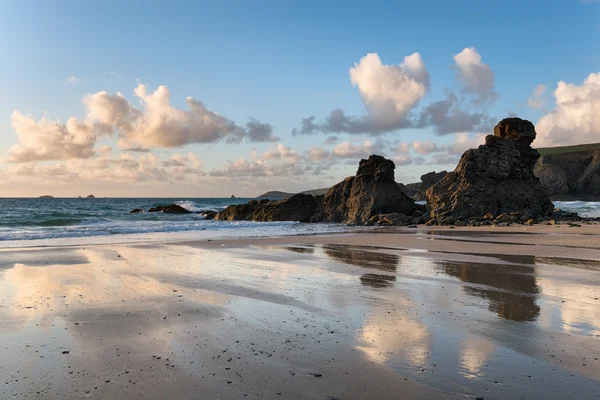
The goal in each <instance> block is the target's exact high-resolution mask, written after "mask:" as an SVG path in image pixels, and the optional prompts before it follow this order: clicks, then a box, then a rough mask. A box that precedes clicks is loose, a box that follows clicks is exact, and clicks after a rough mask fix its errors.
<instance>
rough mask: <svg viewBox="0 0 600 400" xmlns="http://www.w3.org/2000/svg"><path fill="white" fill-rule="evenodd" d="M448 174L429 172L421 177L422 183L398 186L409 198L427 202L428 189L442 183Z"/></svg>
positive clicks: (444, 172) (446, 172) (445, 172)
mask: <svg viewBox="0 0 600 400" xmlns="http://www.w3.org/2000/svg"><path fill="white" fill-rule="evenodd" d="M447 174H448V171H440V172H435V171H433V172H428V173H426V174H424V175H421V182H416V183H408V184H406V185H403V184H401V183H399V184H398V186H399V187H400V190H402V192H404V193H406V195H407V196H408V197H412V198H413V199H414V200H416V201H425V200H427V195H426V193H427V189H429V188H430V187H432V186H433V185H434V184H436V183H438V182H439V181H441V180H442V179H443V178H444V177H445V176H446V175H447Z"/></svg>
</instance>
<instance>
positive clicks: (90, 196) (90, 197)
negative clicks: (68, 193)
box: [86, 194, 96, 199]
mask: <svg viewBox="0 0 600 400" xmlns="http://www.w3.org/2000/svg"><path fill="white" fill-rule="evenodd" d="M95 198H96V196H94V195H93V194H88V195H87V196H86V199H95Z"/></svg>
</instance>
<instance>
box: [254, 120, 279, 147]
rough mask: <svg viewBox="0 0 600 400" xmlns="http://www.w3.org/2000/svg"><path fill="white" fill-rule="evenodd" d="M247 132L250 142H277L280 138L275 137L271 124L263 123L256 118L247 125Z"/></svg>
mask: <svg viewBox="0 0 600 400" xmlns="http://www.w3.org/2000/svg"><path fill="white" fill-rule="evenodd" d="M246 131H247V135H248V140H249V141H250V142H276V141H278V140H279V138H278V137H276V136H273V127H272V126H271V124H266V123H262V122H260V121H258V120H256V119H254V118H250V121H248V122H247V123H246Z"/></svg>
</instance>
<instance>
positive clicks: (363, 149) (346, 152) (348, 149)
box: [331, 140, 383, 159]
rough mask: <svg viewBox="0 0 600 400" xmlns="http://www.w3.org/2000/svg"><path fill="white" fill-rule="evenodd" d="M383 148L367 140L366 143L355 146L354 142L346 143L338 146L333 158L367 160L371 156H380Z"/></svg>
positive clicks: (333, 152)
mask: <svg viewBox="0 0 600 400" xmlns="http://www.w3.org/2000/svg"><path fill="white" fill-rule="evenodd" d="M382 150H383V149H382V146H381V145H380V144H377V143H375V142H373V141H372V140H367V141H365V142H364V143H360V144H357V145H355V144H353V143H352V142H349V141H346V142H343V143H340V144H338V145H336V146H335V147H334V148H333V150H332V151H331V156H332V157H334V158H344V159H347V158H367V157H369V156H370V155H371V154H380V153H381V152H382Z"/></svg>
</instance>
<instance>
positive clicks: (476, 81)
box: [454, 47, 497, 102]
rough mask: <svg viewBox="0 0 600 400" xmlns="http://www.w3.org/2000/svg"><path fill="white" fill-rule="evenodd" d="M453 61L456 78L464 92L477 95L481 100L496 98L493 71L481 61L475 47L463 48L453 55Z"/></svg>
mask: <svg viewBox="0 0 600 400" xmlns="http://www.w3.org/2000/svg"><path fill="white" fill-rule="evenodd" d="M454 61H455V63H456V67H457V69H458V74H457V78H458V79H459V80H460V82H461V83H462V85H463V88H464V90H465V92H467V93H472V94H475V95H477V96H478V97H479V99H480V100H481V101H482V102H487V101H494V100H495V99H496V96H497V94H496V92H495V91H494V87H495V83H494V71H492V69H491V68H490V66H489V65H487V64H485V63H483V62H482V61H481V55H480V54H479V53H478V52H477V50H475V48H473V47H468V48H465V49H463V51H461V52H460V53H458V54H456V55H454Z"/></svg>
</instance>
